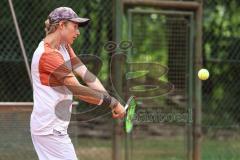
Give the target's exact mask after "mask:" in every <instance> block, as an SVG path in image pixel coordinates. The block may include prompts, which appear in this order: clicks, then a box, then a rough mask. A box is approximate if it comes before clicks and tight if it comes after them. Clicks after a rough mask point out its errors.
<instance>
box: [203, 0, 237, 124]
mask: <svg viewBox="0 0 240 160" xmlns="http://www.w3.org/2000/svg"><path fill="white" fill-rule="evenodd" d="M204 4H205V5H204V16H203V17H204V19H203V24H204V26H203V27H204V28H203V29H204V34H203V36H204V47H203V49H204V50H203V51H204V55H203V56H204V67H206V68H208V69H209V71H210V79H209V80H207V81H206V82H203V121H204V124H207V125H220V126H221V125H222V126H231V125H236V124H238V123H239V122H240V121H239V120H240V117H239V115H238V114H237V113H238V112H239V106H240V102H239V97H238V95H239V93H240V88H239V87H238V86H240V83H239V78H240V77H239V74H238V73H237V71H238V70H239V65H240V56H239V42H240V25H239V24H240V19H239V16H240V2H239V1H238V0H231V1H227V0H220V1H219V0H207V1H204Z"/></svg>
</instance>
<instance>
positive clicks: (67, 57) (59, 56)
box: [30, 41, 76, 135]
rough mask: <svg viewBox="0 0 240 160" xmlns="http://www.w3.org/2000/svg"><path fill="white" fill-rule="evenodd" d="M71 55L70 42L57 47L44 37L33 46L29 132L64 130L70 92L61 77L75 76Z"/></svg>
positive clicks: (68, 112) (68, 109)
mask: <svg viewBox="0 0 240 160" xmlns="http://www.w3.org/2000/svg"><path fill="white" fill-rule="evenodd" d="M66 47H69V48H68V49H66ZM69 49H70V50H69ZM68 51H69V52H71V53H69V52H68ZM74 56H76V55H75V53H74V52H73V50H72V48H71V47H70V46H69V45H67V46H65V45H61V46H60V49H59V50H56V49H52V48H51V47H50V45H49V44H48V43H45V42H44V41H41V42H40V43H39V45H38V47H37V49H36V50H35V52H34V55H33V58H32V64H31V75H32V80H33V99H34V106H33V111H32V114H31V122H30V128H31V133H32V134H34V135H48V134H52V133H53V132H54V131H55V130H56V131H58V132H61V133H63V134H67V128H68V124H69V121H70V117H71V110H72V98H73V95H72V93H71V92H70V91H69V90H68V89H67V87H66V86H63V85H62V84H61V83H60V81H61V79H63V78H64V77H66V76H74V75H73V73H72V68H73V67H72V66H73V65H75V64H74V63H75V62H74V61H71V59H72V58H73V57H74Z"/></svg>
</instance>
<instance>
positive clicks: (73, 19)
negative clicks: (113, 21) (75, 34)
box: [70, 17, 90, 27]
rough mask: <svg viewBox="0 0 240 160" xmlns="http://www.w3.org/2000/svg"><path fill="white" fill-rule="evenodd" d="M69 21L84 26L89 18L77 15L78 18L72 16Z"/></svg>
mask: <svg viewBox="0 0 240 160" xmlns="http://www.w3.org/2000/svg"><path fill="white" fill-rule="evenodd" d="M70 21H73V22H76V23H78V25H79V27H85V26H86V25H87V24H88V23H89V21H90V19H88V18H80V17H79V18H72V19H70Z"/></svg>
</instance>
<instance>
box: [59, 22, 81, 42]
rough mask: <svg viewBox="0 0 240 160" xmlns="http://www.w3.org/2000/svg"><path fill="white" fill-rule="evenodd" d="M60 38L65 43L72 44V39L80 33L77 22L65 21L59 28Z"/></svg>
mask: <svg viewBox="0 0 240 160" xmlns="http://www.w3.org/2000/svg"><path fill="white" fill-rule="evenodd" d="M61 35H62V40H63V41H64V42H66V43H67V44H73V41H74V40H75V39H76V38H77V37H78V36H79V35H80V31H79V28H78V24H77V23H74V22H71V21H67V22H66V23H65V24H64V25H63V27H62V30H61Z"/></svg>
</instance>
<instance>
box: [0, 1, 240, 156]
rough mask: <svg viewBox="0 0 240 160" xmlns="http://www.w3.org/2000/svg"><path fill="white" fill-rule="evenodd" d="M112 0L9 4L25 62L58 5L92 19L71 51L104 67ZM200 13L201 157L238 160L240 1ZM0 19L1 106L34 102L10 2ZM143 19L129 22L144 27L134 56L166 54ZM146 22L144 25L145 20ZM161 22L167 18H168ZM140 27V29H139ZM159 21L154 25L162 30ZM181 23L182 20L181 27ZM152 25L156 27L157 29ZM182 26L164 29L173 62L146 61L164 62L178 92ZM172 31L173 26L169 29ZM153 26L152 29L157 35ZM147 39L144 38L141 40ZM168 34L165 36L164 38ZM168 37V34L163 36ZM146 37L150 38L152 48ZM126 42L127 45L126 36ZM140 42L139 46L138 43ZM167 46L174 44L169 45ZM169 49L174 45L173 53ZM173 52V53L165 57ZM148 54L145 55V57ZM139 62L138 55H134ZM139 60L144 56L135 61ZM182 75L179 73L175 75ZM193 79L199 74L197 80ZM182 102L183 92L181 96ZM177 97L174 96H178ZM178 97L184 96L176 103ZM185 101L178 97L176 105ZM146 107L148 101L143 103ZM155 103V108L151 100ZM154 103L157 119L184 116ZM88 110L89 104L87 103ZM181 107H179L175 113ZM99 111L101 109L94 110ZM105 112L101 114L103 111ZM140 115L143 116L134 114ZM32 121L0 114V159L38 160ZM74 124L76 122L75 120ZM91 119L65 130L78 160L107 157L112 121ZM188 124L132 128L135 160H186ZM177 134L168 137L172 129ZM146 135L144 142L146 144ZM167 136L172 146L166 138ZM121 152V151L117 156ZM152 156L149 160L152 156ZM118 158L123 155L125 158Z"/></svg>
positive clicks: (104, 73) (159, 36)
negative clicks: (203, 75) (205, 75)
mask: <svg viewBox="0 0 240 160" xmlns="http://www.w3.org/2000/svg"><path fill="white" fill-rule="evenodd" d="M113 2H114V1H112V0H89V1H77V0H76V1H67V0H61V1H56V0H52V1H43V0H40V1H36V0H33V1H28V0H22V1H20V0H13V4H14V8H15V11H16V15H17V19H18V23H19V27H20V30H21V33H22V38H23V41H24V45H25V48H26V51H27V56H28V60H29V63H30V62H31V57H32V54H33V52H34V50H35V48H36V47H37V45H38V43H39V41H41V39H42V38H44V34H45V33H44V21H45V19H46V17H47V15H48V14H49V12H50V11H51V10H53V9H54V8H56V7H59V6H69V7H72V8H73V9H74V10H75V11H76V12H77V13H78V14H79V15H81V16H83V17H89V18H90V19H91V23H90V25H89V26H88V27H87V28H85V29H82V30H80V32H81V35H80V38H78V39H77V41H76V42H75V43H74V46H73V47H74V49H75V51H76V53H77V54H89V53H90V54H93V55H97V56H99V57H101V58H102V59H103V61H104V62H107V61H108V58H109V57H108V56H107V54H106V53H105V52H104V50H103V45H104V43H105V42H107V41H109V40H113V39H114V28H113V24H114V18H113V16H114V10H113V6H114V3H113ZM203 4H204V15H203V66H204V67H205V68H207V69H208V70H209V71H210V78H209V79H208V80H207V81H204V82H203V83H202V85H203V86H202V104H203V107H202V132H203V134H202V136H203V137H202V146H201V148H202V153H201V155H202V159H203V160H217V159H219V160H225V159H231V160H238V159H239V158H240V154H239V149H240V143H239V140H240V138H239V131H240V130H239V122H240V118H239V113H238V112H239V106H240V101H239V94H240V89H239V88H240V84H239V83H240V82H239V78H240V76H239V74H238V70H239V67H240V54H239V51H240V47H239V46H240V45H239V44H240V43H239V42H240V26H239V24H240V19H239V14H240V13H239V10H240V2H239V1H238V0H204V3H203ZM0 6H1V15H2V16H1V20H0V26H1V27H0V32H1V36H0V41H1V44H0V51H1V53H0V61H1V62H0V65H1V71H0V74H1V76H0V95H1V96H0V97H1V98H0V101H1V102H31V101H32V89H31V85H30V81H29V79H28V76H27V72H26V69H25V65H24V62H23V58H22V56H21V50H20V46H19V43H18V38H17V34H16V31H15V28H14V23H13V19H12V17H11V12H10V9H9V5H8V1H7V0H2V1H1V3H0ZM150 16H152V17H150V19H154V17H156V15H150ZM142 18H143V17H141V16H138V15H136V17H135V19H134V21H133V24H134V25H135V26H136V29H135V31H137V30H139V29H141V28H139V27H138V26H140V27H142V25H144V24H145V23H147V24H148V25H146V26H145V27H143V28H142V29H143V30H140V31H139V32H134V34H135V37H137V36H140V37H141V38H143V37H146V39H145V41H140V39H139V38H135V39H132V40H133V44H135V48H134V51H137V52H139V53H140V52H141V53H143V54H145V52H144V51H143V50H145V49H146V48H145V47H144V45H146V44H149V45H147V46H148V47H149V46H151V47H149V48H148V52H150V53H154V52H155V51H158V50H160V52H165V50H164V47H163V48H159V47H160V46H165V49H166V48H168V47H169V46H168V47H166V45H167V44H168V43H167V40H166V39H164V38H165V37H166V35H164V33H154V32H148V33H144V29H145V31H146V30H147V29H149V27H150V30H151V25H149V24H151V23H152V21H149V22H145V21H143V22H141V20H143V19H142ZM168 19H169V21H168V23H169V24H167V25H170V23H171V22H172V21H171V19H174V17H168ZM148 20H149V19H148ZM165 20H166V19H165ZM175 20H180V21H181V20H182V19H181V16H177V18H176V17H175ZM138 22H139V23H138ZM165 22H166V21H164V17H162V19H161V21H159V22H158V25H156V26H155V27H164V25H163V24H166V23H165ZM181 22H183V21H181ZM154 24H156V23H153V24H152V25H154ZM184 25H185V24H184V23H182V25H181V27H177V26H178V25H176V24H175V25H174V24H172V28H171V27H170V28H168V30H174V31H176V34H175V37H174V38H175V40H176V43H175V44H174V42H172V44H173V45H179V46H178V47H179V49H178V50H177V52H178V53H179V55H178V56H175V57H174V56H173V57H172V60H173V61H171V62H170V63H169V62H168V59H164V57H161V55H157V56H156V57H153V55H152V56H150V55H149V57H147V58H148V60H158V59H161V60H162V63H166V64H168V65H170V66H168V67H169V69H170V70H169V74H168V75H169V76H170V77H167V76H165V77H163V80H167V79H168V78H170V79H168V80H170V81H172V82H173V83H174V85H175V86H177V88H178V89H179V90H175V91H174V92H175V93H176V92H177V91H181V88H186V87H187V86H185V84H184V82H183V81H184V79H183V77H184V76H183V72H184V69H186V68H185V67H186V66H185V65H186V64H185V62H186V59H185V58H187V57H185V56H183V54H181V53H183V52H184V53H185V54H186V51H185V50H184V46H183V44H187V43H184V42H183V41H184V40H186V39H185V36H186V35H185V33H186V32H185V30H184ZM170 26H171V25H170ZM154 30H155V29H154V27H152V31H154ZM143 34H145V35H143ZM165 34H166V33H165ZM167 34H169V33H167ZM147 37H155V38H156V39H154V42H159V43H156V44H152V42H151V41H148V39H147ZM124 40H128V38H127V37H124ZM143 42H144V43H143ZM170 47H171V46H170ZM172 48H173V47H172ZM170 52H171V51H170ZM172 52H173V51H172ZM146 56H148V55H144V57H145V58H146ZM136 57H137V56H136ZM137 58H139V59H140V60H141V59H145V58H143V57H141V56H140V57H137ZM174 59H175V60H176V59H178V60H179V59H180V61H181V59H182V61H181V62H180V61H178V62H179V64H178V63H174ZM107 66H108V65H107V64H104V65H103V68H102V70H101V72H100V73H99V76H100V78H101V79H102V80H103V82H104V83H105V84H106V85H107V84H108V83H107V81H108V68H107ZM180 73H182V74H180ZM195 76H196V75H195ZM181 95H183V96H186V95H185V94H183V93H182V94H181ZM178 98H179V97H178ZM180 98H181V97H180ZM178 100H182V99H178ZM146 103H147V102H146ZM149 103H151V104H152V102H149ZM156 103H160V105H159V107H160V108H161V105H164V107H166V106H165V105H166V104H167V105H168V106H169V107H168V108H167V109H166V108H165V109H164V108H161V110H159V111H160V112H161V113H162V112H163V111H164V112H166V113H167V112H168V111H171V112H172V111H177V112H179V113H185V111H186V108H181V104H183V105H184V103H181V101H178V103H180V104H178V105H174V104H172V103H170V102H169V100H166V99H160V100H159V101H157V102H156ZM85 106H86V105H85ZM179 106H180V108H179V109H176V108H178V107H179ZM97 112H99V111H97ZM104 112H105V111H104ZM139 112H141V110H139ZM29 116H30V113H28V112H27V113H26V112H17V113H16V112H14V113H9V112H8V113H5V112H2V113H0V119H1V120H0V135H1V138H0V144H1V146H0V159H9V160H15V159H18V160H21V159H24V160H27V159H29V160H30V159H31V160H32V159H37V157H36V154H35V152H34V150H33V146H32V143H31V139H30V136H29V133H30V132H29ZM78 118H79V117H78ZM88 119H89V116H88V115H86V117H81V118H80V119H77V120H78V122H80V123H78V124H80V125H77V126H78V127H77V128H76V122H73V123H71V125H70V134H71V136H72V138H73V142H74V145H75V146H76V151H77V154H78V155H79V157H80V159H82V160H84V159H86V160H90V159H96V157H97V159H100V160H101V159H103V160H105V159H111V144H112V140H111V132H112V127H109V126H111V125H112V122H111V120H110V117H109V116H106V117H104V118H99V119H97V120H93V121H91V122H86V120H88ZM184 127H185V125H178V124H169V123H168V124H165V123H161V124H159V123H151V124H150V123H147V124H146V123H145V124H144V123H141V121H140V123H139V124H138V123H137V126H136V128H135V130H134V134H133V136H135V137H134V139H135V141H133V146H132V147H133V148H135V150H133V158H134V159H136V158H138V159H186V155H185V153H186V152H187V149H188V148H186V145H187V144H186V139H187V135H186V132H184V130H185V128H184ZM174 130H175V131H176V132H172V131H174ZM149 135H151V136H149ZM146 136H149V137H148V138H147V139H146ZM172 137H175V138H173V139H172V140H170V139H171V138H172ZM121 154H122V152H121ZM149 157H150V158H149ZM122 158H123V157H122Z"/></svg>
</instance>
